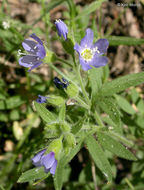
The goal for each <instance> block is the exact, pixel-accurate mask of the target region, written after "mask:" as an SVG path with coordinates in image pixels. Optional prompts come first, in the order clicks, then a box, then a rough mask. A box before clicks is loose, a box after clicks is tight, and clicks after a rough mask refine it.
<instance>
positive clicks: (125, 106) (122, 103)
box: [115, 95, 136, 115]
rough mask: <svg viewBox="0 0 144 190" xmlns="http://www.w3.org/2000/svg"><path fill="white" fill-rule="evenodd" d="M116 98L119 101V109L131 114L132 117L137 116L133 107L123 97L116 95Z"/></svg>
mask: <svg viewBox="0 0 144 190" xmlns="http://www.w3.org/2000/svg"><path fill="white" fill-rule="evenodd" d="M115 98H116V100H117V103H118V105H119V107H120V108H121V109H122V110H123V111H125V112H126V113H129V114H131V115H133V114H135V113H136V112H135V110H134V109H133V107H132V106H131V105H130V103H129V102H128V101H127V100H126V99H125V98H123V97H122V96H119V95H115Z"/></svg>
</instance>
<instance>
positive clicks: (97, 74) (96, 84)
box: [89, 67, 103, 101]
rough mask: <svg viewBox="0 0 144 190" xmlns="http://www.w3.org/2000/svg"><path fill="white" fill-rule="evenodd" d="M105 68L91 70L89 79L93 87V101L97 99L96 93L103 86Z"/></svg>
mask: <svg viewBox="0 0 144 190" xmlns="http://www.w3.org/2000/svg"><path fill="white" fill-rule="evenodd" d="M102 74H103V68H102V67H100V68H92V69H90V70H89V79H90V85H91V89H92V101H95V99H96V94H97V92H98V91H99V90H100V88H101V87H102Z"/></svg>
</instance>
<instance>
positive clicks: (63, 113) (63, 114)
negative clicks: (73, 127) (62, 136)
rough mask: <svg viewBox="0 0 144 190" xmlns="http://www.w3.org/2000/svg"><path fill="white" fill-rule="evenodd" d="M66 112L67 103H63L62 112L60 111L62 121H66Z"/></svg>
mask: <svg viewBox="0 0 144 190" xmlns="http://www.w3.org/2000/svg"><path fill="white" fill-rule="evenodd" d="M65 112H66V106H65V103H64V104H62V106H61V108H60V112H59V120H60V121H64V119H65Z"/></svg>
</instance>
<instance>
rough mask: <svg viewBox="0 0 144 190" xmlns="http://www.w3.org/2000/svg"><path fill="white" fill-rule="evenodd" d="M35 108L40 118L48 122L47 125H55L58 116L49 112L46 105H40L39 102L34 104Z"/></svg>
mask: <svg viewBox="0 0 144 190" xmlns="http://www.w3.org/2000/svg"><path fill="white" fill-rule="evenodd" d="M34 105H35V108H36V110H37V112H38V114H39V116H40V117H41V118H42V119H43V120H44V121H45V122H46V123H53V122H56V120H57V118H56V116H55V115H54V114H53V113H51V112H50V111H49V110H47V109H46V108H45V107H44V105H42V104H39V103H37V102H35V103H34Z"/></svg>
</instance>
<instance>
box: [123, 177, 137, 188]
mask: <svg viewBox="0 0 144 190" xmlns="http://www.w3.org/2000/svg"><path fill="white" fill-rule="evenodd" d="M125 181H126V183H127V184H128V186H129V187H130V189H131V190H134V189H135V188H134V186H133V185H132V184H131V182H130V181H129V180H128V178H125Z"/></svg>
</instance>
